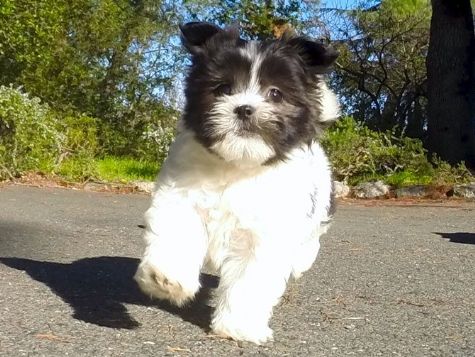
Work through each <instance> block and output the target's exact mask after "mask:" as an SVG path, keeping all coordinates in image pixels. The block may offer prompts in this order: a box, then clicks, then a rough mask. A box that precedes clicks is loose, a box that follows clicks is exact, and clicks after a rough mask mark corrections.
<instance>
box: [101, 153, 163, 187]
mask: <svg viewBox="0 0 475 357" xmlns="http://www.w3.org/2000/svg"><path fill="white" fill-rule="evenodd" d="M159 168H160V166H159V164H158V163H157V162H156V161H146V160H137V159H133V158H126V157H105V158H103V159H100V160H97V161H96V172H97V178H98V179H100V180H104V181H113V182H124V183H126V182H131V181H137V180H146V181H153V180H154V179H155V177H156V175H157V173H158V170H159Z"/></svg>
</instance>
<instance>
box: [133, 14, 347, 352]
mask: <svg viewBox="0 0 475 357" xmlns="http://www.w3.org/2000/svg"><path fill="white" fill-rule="evenodd" d="M181 31H182V41H183V44H184V46H185V47H186V49H187V50H188V51H189V52H190V54H191V68H190V71H189V73H188V76H187V79H186V90H185V95H186V106H185V110H184V114H183V118H182V119H181V122H180V124H179V133H178V135H177V137H176V140H175V142H174V143H173V144H172V146H171V148H170V152H169V156H168V158H167V160H166V161H165V163H164V165H163V167H162V169H161V172H160V174H159V177H158V181H157V183H156V187H155V191H154V194H153V199H152V204H151V207H150V209H149V210H148V211H147V213H146V221H147V229H146V233H145V241H146V243H147V248H146V250H145V255H144V257H143V259H142V262H141V264H140V266H139V268H138V271H137V273H136V275H135V279H136V280H137V282H138V283H139V285H140V287H141V289H142V290H143V291H144V292H145V293H147V294H149V295H151V296H154V297H157V298H160V299H167V300H169V301H171V302H172V303H174V304H176V305H178V306H181V305H183V304H185V303H186V302H187V301H189V300H190V299H192V298H193V297H194V295H195V294H196V292H197V291H198V289H199V288H200V282H199V275H200V270H201V268H202V267H203V266H205V265H206V266H207V267H211V268H213V269H214V270H215V271H216V272H217V273H218V274H219V275H220V283H219V287H218V288H217V291H216V308H215V311H214V315H213V319H212V326H211V327H212V330H213V331H214V333H216V334H219V335H223V336H227V337H231V338H233V339H236V340H247V341H252V342H254V343H257V344H260V343H264V342H266V341H269V340H271V339H272V330H271V329H270V328H269V326H268V323H269V319H270V317H271V315H272V308H273V307H274V306H275V305H276V304H277V303H278V301H279V298H280V297H281V296H282V294H283V292H284V290H285V287H286V282H287V280H288V279H289V277H290V276H293V277H294V278H298V277H300V275H301V274H302V273H303V272H304V271H306V270H307V269H309V268H310V267H311V265H312V263H313V261H314V260H315V258H316V256H317V253H318V250H319V236H320V235H321V234H322V233H324V232H325V231H326V228H327V225H328V222H329V219H330V216H331V212H330V211H331V204H332V183H331V173H330V167H329V163H328V160H327V157H326V156H325V154H324V152H323V150H322V148H321V147H320V145H319V144H318V142H317V141H316V139H317V138H318V135H319V134H320V132H321V131H322V128H324V127H325V126H327V125H328V124H329V123H330V122H332V121H334V120H335V119H336V118H337V116H338V104H337V101H336V98H335V96H334V94H333V93H332V92H331V91H330V90H329V89H328V88H327V86H326V85H325V83H324V80H323V78H322V74H323V73H324V72H325V71H326V70H327V69H328V67H329V66H330V65H331V64H332V63H333V62H334V60H335V59H336V57H337V53H336V52H335V51H333V50H332V49H330V48H328V47H326V46H324V45H322V44H321V43H319V42H314V41H312V40H310V39H308V38H305V37H296V36H287V37H285V36H284V38H282V39H278V40H269V41H264V42H254V41H245V40H243V39H241V38H240V37H239V31H238V29H236V28H230V29H224V30H223V29H221V28H219V27H216V26H214V25H212V24H208V23H199V22H194V23H188V24H186V25H183V26H181Z"/></svg>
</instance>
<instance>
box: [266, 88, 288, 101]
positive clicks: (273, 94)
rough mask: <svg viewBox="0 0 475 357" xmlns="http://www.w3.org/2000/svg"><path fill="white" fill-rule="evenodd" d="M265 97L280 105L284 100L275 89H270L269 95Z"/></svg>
mask: <svg viewBox="0 0 475 357" xmlns="http://www.w3.org/2000/svg"><path fill="white" fill-rule="evenodd" d="M267 96H268V97H269V98H270V100H272V101H273V102H274V103H280V102H282V101H283V100H284V95H283V94H282V92H281V91H280V90H278V89H277V88H272V89H271V90H270V91H269V93H267Z"/></svg>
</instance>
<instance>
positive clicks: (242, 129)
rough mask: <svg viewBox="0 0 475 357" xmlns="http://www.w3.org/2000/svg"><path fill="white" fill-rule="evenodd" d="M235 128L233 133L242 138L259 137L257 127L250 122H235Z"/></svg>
mask: <svg viewBox="0 0 475 357" xmlns="http://www.w3.org/2000/svg"><path fill="white" fill-rule="evenodd" d="M236 122H237V124H236V128H235V130H234V133H235V134H236V135H238V136H242V137H249V136H257V135H259V127H258V126H257V125H256V124H255V123H253V122H251V121H250V120H247V121H242V120H239V119H238V120H236Z"/></svg>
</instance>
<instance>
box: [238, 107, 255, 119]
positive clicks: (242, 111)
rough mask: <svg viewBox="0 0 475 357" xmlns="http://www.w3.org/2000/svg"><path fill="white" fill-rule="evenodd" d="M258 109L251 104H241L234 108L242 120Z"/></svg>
mask: <svg viewBox="0 0 475 357" xmlns="http://www.w3.org/2000/svg"><path fill="white" fill-rule="evenodd" d="M255 111H256V110H255V109H254V108H253V107H251V106H250V105H240V106H239V107H236V108H235V109H234V113H236V114H237V115H238V118H239V119H241V120H248V119H249V118H250V117H251V116H252V114H254V112H255Z"/></svg>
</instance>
